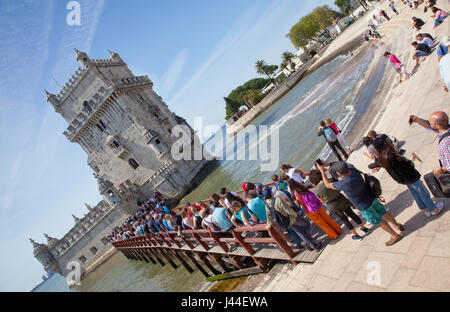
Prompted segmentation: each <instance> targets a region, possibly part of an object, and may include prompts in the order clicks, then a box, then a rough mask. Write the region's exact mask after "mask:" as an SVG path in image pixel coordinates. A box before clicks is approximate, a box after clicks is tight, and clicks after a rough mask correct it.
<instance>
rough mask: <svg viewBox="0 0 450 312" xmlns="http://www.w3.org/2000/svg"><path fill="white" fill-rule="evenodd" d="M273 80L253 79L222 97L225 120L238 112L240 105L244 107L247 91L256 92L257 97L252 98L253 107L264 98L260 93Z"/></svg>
mask: <svg viewBox="0 0 450 312" xmlns="http://www.w3.org/2000/svg"><path fill="white" fill-rule="evenodd" d="M272 82H273V79H265V78H255V79H251V80H249V81H247V82H246V83H244V84H243V85H241V86H238V87H236V88H235V89H233V90H232V91H231V92H230V94H229V95H228V96H227V97H224V100H225V112H226V115H225V119H229V118H230V117H231V116H233V115H234V114H236V113H237V112H238V111H239V108H240V107H241V106H242V105H246V101H244V96H246V94H247V90H257V91H258V97H255V98H253V97H252V100H253V102H252V103H253V105H256V104H257V103H259V102H260V101H261V100H262V99H263V98H264V97H265V94H263V93H262V92H261V90H262V89H264V88H265V87H266V86H268V85H269V84H271V83H272Z"/></svg>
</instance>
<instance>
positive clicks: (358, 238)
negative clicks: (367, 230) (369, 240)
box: [352, 235, 362, 240]
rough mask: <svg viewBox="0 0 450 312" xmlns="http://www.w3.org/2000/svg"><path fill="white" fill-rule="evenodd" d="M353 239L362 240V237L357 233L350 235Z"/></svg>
mask: <svg viewBox="0 0 450 312" xmlns="http://www.w3.org/2000/svg"><path fill="white" fill-rule="evenodd" d="M352 239H353V240H362V237H361V236H359V235H352Z"/></svg>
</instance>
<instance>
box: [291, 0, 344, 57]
mask: <svg viewBox="0 0 450 312" xmlns="http://www.w3.org/2000/svg"><path fill="white" fill-rule="evenodd" d="M336 17H342V14H339V13H338V12H335V11H333V10H331V9H330V8H329V7H328V6H326V5H325V6H321V7H317V8H315V9H314V11H312V12H311V13H309V14H307V15H305V16H303V17H302V18H301V19H300V20H299V21H298V22H297V23H296V24H295V25H294V26H292V28H291V30H290V31H289V33H288V34H287V35H286V37H288V38H289V39H290V40H291V42H292V44H293V45H294V46H295V47H296V48H299V47H305V46H306V45H308V43H309V42H310V41H314V42H318V43H320V44H323V45H325V44H326V42H325V41H324V40H322V39H321V36H322V35H325V36H326V37H329V38H331V34H330V32H329V31H328V29H327V27H328V26H330V25H332V23H333V18H336Z"/></svg>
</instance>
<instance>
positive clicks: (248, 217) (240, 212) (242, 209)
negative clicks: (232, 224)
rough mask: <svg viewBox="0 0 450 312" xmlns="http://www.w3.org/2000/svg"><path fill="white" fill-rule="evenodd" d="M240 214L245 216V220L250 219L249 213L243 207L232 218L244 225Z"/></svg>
mask: <svg viewBox="0 0 450 312" xmlns="http://www.w3.org/2000/svg"><path fill="white" fill-rule="evenodd" d="M242 213H244V214H245V216H246V217H247V220H250V219H251V216H250V213H249V212H248V211H247V209H245V207H242V208H241V210H239V212H238V213H237V214H234V215H233V216H235V217H236V218H237V219H239V221H241V222H242V223H244V220H243V219H242Z"/></svg>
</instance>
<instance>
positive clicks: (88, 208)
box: [84, 203, 94, 211]
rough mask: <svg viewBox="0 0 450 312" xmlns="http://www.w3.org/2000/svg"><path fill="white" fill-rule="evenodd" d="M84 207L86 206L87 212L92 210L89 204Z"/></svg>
mask: <svg viewBox="0 0 450 312" xmlns="http://www.w3.org/2000/svg"><path fill="white" fill-rule="evenodd" d="M84 205H85V206H86V208H87V210H88V211H92V210H94V208H92V207H91V206H90V205H89V204H87V203H84Z"/></svg>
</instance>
